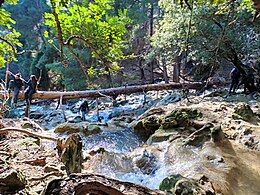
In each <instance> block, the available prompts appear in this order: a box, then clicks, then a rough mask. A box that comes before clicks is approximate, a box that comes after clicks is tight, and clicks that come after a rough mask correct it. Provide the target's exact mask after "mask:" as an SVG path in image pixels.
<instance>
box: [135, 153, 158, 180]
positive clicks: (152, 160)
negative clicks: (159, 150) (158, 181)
mask: <svg viewBox="0 0 260 195" xmlns="http://www.w3.org/2000/svg"><path fill="white" fill-rule="evenodd" d="M133 163H134V166H136V167H138V168H139V169H140V171H141V172H142V173H143V174H147V175H149V174H154V172H155V171H156V170H157V169H158V166H157V160H156V157H155V156H154V155H153V154H152V153H150V154H148V152H147V151H146V150H144V151H143V154H142V155H141V156H138V157H135V158H133Z"/></svg>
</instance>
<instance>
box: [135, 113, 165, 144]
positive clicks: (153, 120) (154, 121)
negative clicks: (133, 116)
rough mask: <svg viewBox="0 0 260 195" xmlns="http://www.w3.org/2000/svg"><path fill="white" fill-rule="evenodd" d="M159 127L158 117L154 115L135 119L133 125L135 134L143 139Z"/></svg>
mask: <svg viewBox="0 0 260 195" xmlns="http://www.w3.org/2000/svg"><path fill="white" fill-rule="evenodd" d="M159 127H160V119H159V118H158V117H156V116H150V117H147V118H145V119H142V120H140V121H137V122H136V123H135V125H134V126H133V128H134V132H135V134H137V135H139V136H140V137H141V138H142V139H144V140H147V139H148V138H149V137H150V136H151V135H152V134H153V133H154V132H155V131H156V130H157V129H159Z"/></svg>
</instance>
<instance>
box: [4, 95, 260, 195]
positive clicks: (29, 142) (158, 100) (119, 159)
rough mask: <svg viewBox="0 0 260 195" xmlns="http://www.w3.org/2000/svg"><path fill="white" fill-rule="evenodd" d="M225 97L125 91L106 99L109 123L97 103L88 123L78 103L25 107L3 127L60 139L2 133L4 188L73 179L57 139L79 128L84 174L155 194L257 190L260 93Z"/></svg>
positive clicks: (19, 189) (20, 189)
mask: <svg viewBox="0 0 260 195" xmlns="http://www.w3.org/2000/svg"><path fill="white" fill-rule="evenodd" d="M223 96H224V92H222V91H214V92H209V93H205V94H203V95H201V96H195V95H190V96H188V98H183V94H182V93H181V91H180V92H174V91H163V92H160V93H157V92H149V93H147V94H145V95H144V94H135V95H131V96H127V97H125V96H122V97H118V98H117V101H116V102H111V101H110V100H109V99H105V98H102V99H100V102H99V112H98V115H99V116H100V117H101V119H102V120H101V122H100V121H98V118H97V110H96V107H95V105H96V102H94V101H93V102H92V104H91V101H90V105H91V106H90V107H91V111H90V113H89V114H88V117H87V121H81V119H80V115H79V114H78V112H77V108H78V104H79V102H76V101H67V102H64V103H63V105H62V106H60V107H58V108H57V103H55V102H47V103H46V102H44V103H38V104H36V105H32V107H31V115H30V119H28V118H25V117H23V109H24V105H23V104H20V106H19V107H18V108H16V110H15V111H14V112H13V113H12V114H13V115H12V118H4V119H3V120H2V124H1V127H2V130H3V128H4V129H8V128H9V129H11V128H17V129H22V130H25V131H26V132H27V131H29V132H32V133H35V134H36V135H42V136H45V137H47V138H48V137H52V138H55V139H53V140H50V139H44V138H39V137H37V136H33V135H29V134H26V133H21V132H17V131H14V130H10V131H6V132H5V133H1V140H0V148H1V153H0V154H1V155H0V158H1V159H0V166H1V169H0V170H1V175H0V179H1V185H0V191H1V193H4V192H5V193H19V194H40V193H44V189H45V188H46V186H47V183H49V182H50V181H53V180H55V179H56V180H57V179H66V178H67V179H68V175H67V174H68V172H67V168H66V163H64V161H62V159H64V158H63V157H62V156H61V154H59V150H58V149H57V147H56V146H57V142H56V141H55V140H66V138H68V137H69V136H70V135H72V134H75V133H77V134H79V135H80V137H81V142H82V149H83V151H82V167H81V172H82V173H84V174H101V175H105V176H106V177H108V178H114V179H117V180H120V181H122V182H121V184H122V185H123V184H124V182H132V183H135V184H136V185H140V186H146V188H149V189H151V191H149V192H148V191H147V193H149V194H152V193H154V194H156V193H157V194H159V193H163V192H160V191H164V193H173V194H181V193H183V194H224V195H225V194H226V195H229V194H235V195H244V194H250V195H257V194H259V193H260V185H259V183H260V165H259V160H260V143H259V141H260V120H259V117H260V103H259V99H260V97H259V96H258V94H255V95H254V96H252V95H244V94H237V95H232V96H229V97H228V98H223ZM11 181H12V182H11ZM126 186H128V185H126ZM135 187H136V186H135ZM136 189H137V188H136ZM138 189H139V188H138ZM158 189H159V190H160V191H157V190H158ZM45 190H46V189H45ZM56 190H57V189H56ZM119 191H120V188H119ZM45 192H46V191H45ZM122 194H124V193H122ZM125 194H129V193H125ZM140 194H142V193H140Z"/></svg>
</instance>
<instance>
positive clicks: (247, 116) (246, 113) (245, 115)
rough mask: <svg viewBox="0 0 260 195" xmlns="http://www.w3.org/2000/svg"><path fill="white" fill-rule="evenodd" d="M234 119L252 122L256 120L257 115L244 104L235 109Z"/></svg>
mask: <svg viewBox="0 0 260 195" xmlns="http://www.w3.org/2000/svg"><path fill="white" fill-rule="evenodd" d="M232 118H233V119H238V120H244V121H251V120H252V119H253V118H255V114H254V112H253V111H252V109H251V108H250V106H249V105H246V104H243V105H240V106H237V107H235V108H234V112H233V113H232Z"/></svg>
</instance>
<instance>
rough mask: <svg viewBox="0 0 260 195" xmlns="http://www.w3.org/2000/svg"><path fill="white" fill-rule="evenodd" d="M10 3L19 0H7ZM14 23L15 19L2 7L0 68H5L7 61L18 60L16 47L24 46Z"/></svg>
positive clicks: (0, 15) (0, 12)
mask: <svg viewBox="0 0 260 195" xmlns="http://www.w3.org/2000/svg"><path fill="white" fill-rule="evenodd" d="M8 3H12V4H15V3H17V1H8V0H7V1H5V4H8ZM12 24H15V21H14V20H13V19H12V18H11V15H10V13H9V12H7V11H6V10H5V9H3V8H0V38H1V39H0V68H3V67H4V66H5V63H6V62H7V61H9V62H10V61H12V60H16V58H15V52H16V47H21V46H22V44H21V43H20V42H19V40H18V37H19V36H20V33H19V32H17V31H16V30H15V29H14V28H13V27H12Z"/></svg>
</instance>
